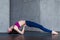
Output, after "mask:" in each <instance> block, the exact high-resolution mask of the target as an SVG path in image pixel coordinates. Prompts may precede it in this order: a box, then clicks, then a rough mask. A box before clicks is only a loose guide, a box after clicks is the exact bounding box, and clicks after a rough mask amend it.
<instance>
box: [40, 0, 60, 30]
mask: <svg viewBox="0 0 60 40" xmlns="http://www.w3.org/2000/svg"><path fill="white" fill-rule="evenodd" d="M40 20H41V21H40V23H41V24H42V25H44V26H46V27H47V28H49V29H52V30H56V31H60V21H59V20H60V0H41V1H40Z"/></svg>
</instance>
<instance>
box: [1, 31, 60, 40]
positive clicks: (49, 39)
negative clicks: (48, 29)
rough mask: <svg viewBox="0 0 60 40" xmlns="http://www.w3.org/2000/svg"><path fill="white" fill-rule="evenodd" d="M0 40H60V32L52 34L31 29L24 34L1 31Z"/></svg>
mask: <svg viewBox="0 0 60 40" xmlns="http://www.w3.org/2000/svg"><path fill="white" fill-rule="evenodd" d="M0 40H60V34H58V35H51V34H49V33H42V32H30V31H29V32H25V34H24V35H20V34H7V33H0Z"/></svg>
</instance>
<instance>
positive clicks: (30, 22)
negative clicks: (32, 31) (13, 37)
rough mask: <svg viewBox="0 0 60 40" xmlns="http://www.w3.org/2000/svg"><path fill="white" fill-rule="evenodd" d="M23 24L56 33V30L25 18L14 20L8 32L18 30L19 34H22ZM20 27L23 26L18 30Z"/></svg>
mask: <svg viewBox="0 0 60 40" xmlns="http://www.w3.org/2000/svg"><path fill="white" fill-rule="evenodd" d="M25 26H29V27H35V28H39V29H41V30H43V31H45V32H48V33H52V34H58V33H57V32H55V31H53V30H49V29H47V28H45V27H43V26H42V25H40V24H37V23H35V22H32V21H27V20H20V21H18V22H16V23H15V24H14V25H12V26H11V27H10V28H9V29H8V32H9V33H13V32H18V33H20V34H24V30H25ZM20 27H23V29H22V30H21V31H20V30H19V28H20Z"/></svg>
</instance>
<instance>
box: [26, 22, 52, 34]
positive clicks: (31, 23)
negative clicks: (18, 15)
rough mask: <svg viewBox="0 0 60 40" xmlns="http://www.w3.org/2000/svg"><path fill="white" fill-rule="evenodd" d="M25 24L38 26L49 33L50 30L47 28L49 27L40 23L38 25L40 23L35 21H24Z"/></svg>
mask: <svg viewBox="0 0 60 40" xmlns="http://www.w3.org/2000/svg"><path fill="white" fill-rule="evenodd" d="M26 25H27V26H29V27H36V28H39V29H41V30H43V31H45V32H49V33H51V32H52V30H49V29H47V28H45V27H43V26H42V25H40V24H38V23H35V22H32V21H26Z"/></svg>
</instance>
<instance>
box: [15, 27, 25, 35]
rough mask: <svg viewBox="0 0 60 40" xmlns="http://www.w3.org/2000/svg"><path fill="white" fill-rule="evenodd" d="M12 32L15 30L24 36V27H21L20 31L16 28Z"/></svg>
mask: <svg viewBox="0 0 60 40" xmlns="http://www.w3.org/2000/svg"><path fill="white" fill-rule="evenodd" d="M14 30H16V31H17V32H18V33H20V34H24V30H25V26H24V27H23V29H22V31H20V30H19V29H18V27H17V26H15V27H14Z"/></svg>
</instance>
